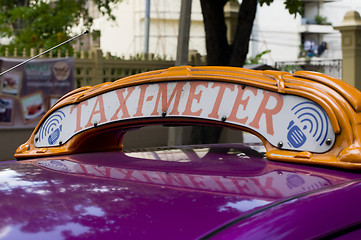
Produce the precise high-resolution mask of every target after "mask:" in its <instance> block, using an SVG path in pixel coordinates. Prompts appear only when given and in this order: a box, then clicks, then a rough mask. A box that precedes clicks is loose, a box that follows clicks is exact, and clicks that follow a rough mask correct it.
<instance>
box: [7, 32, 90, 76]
mask: <svg viewBox="0 0 361 240" xmlns="http://www.w3.org/2000/svg"><path fill="white" fill-rule="evenodd" d="M87 33H89V31H88V30H85V31H84V32H83V33H81V34H79V35H77V36H75V37H72V38H70V39H68V40H66V41H65V42H62V43H60V44H58V45H56V46H54V47H52V48H50V49H48V50H46V51H45V52H42V53H39V54H38V55H36V56H34V57H32V58H29V59H27V60H25V61H23V62H21V63H19V64H17V65H15V66H14V67H11V68H9V69H7V70H5V71H4V72H2V73H0V76H2V75H4V74H5V73H7V72H10V71H11V70H13V69H15V68H17V67H20V66H21V65H24V64H25V63H28V62H30V61H31V60H33V59H35V58H37V57H40V56H41V55H44V54H45V53H48V52H50V51H51V50H53V49H55V48H57V47H60V46H61V45H64V44H65V43H68V42H70V41H73V40H74V39H76V38H78V37H81V36H83V35H84V34H87Z"/></svg>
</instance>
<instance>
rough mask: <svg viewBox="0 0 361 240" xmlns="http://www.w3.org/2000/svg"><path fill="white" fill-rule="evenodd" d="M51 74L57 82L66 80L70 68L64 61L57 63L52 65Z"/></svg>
mask: <svg viewBox="0 0 361 240" xmlns="http://www.w3.org/2000/svg"><path fill="white" fill-rule="evenodd" d="M53 72H54V75H55V78H56V79H57V80H60V81H63V80H66V79H67V78H68V77H69V75H70V67H69V65H68V64H67V63H66V62H64V61H59V62H56V63H55V64H54V67H53Z"/></svg>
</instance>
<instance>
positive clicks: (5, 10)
mask: <svg viewBox="0 0 361 240" xmlns="http://www.w3.org/2000/svg"><path fill="white" fill-rule="evenodd" d="M120 1H121V0H92V1H88V0H48V1H47V0H17V1H16V0H15V1H14V0H0V8H1V11H0V37H8V38H10V39H11V42H10V45H9V46H8V47H10V48H12V47H17V48H19V49H21V48H43V49H48V48H50V47H52V46H55V45H57V44H59V43H61V42H63V41H64V40H66V39H68V38H69V37H72V36H71V35H72V32H71V29H72V27H74V26H82V27H81V28H83V30H84V29H85V28H89V27H90V26H91V25H92V23H93V18H92V16H91V15H90V14H89V11H88V9H89V6H88V4H91V3H92V4H94V6H96V7H97V8H98V10H99V12H100V13H101V14H102V15H105V16H108V17H109V18H110V19H112V20H114V19H115V16H114V15H113V14H112V4H114V3H117V2H120ZM2 47H3V46H2ZM65 47H66V48H68V49H71V46H70V45H68V46H65Z"/></svg>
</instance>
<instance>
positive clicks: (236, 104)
mask: <svg viewBox="0 0 361 240" xmlns="http://www.w3.org/2000/svg"><path fill="white" fill-rule="evenodd" d="M360 110H361V93H360V92H359V91H358V90H357V89H355V88H353V87H352V86H350V85H348V84H347V83H344V82H342V81H341V80H338V79H335V78H332V77H330V76H326V75H323V74H320V73H312V72H305V71H299V72H296V73H294V74H293V75H291V74H290V73H286V72H279V71H269V70H266V71H255V70H246V69H242V68H234V67H190V66H182V67H172V68H169V69H165V70H157V71H152V72H147V73H141V74H137V75H133V76H130V77H126V78H123V79H119V80H117V81H115V82H112V83H103V84H100V85H97V86H94V87H82V88H79V89H76V90H74V91H72V92H70V93H68V94H66V95H65V96H63V97H62V98H61V99H60V100H59V101H58V102H57V103H56V104H55V105H54V106H53V107H52V108H51V109H50V110H49V111H48V112H47V113H46V114H45V116H44V117H43V118H42V119H41V121H40V122H39V124H38V126H37V127H36V128H35V130H34V132H33V133H32V135H31V137H30V139H29V140H28V141H27V142H26V143H25V144H23V145H21V146H20V147H19V148H18V149H17V151H16V153H15V157H16V158H17V159H26V158H34V157H43V156H53V155H64V154H74V153H81V152H92V151H109V150H121V149H122V143H121V141H122V137H123V135H124V133H126V131H127V130H128V129H131V128H134V127H139V126H145V125H149V124H175V125H176V124H183V125H184V124H210V125H216V126H225V127H232V128H236V129H240V130H243V131H249V132H251V133H253V134H255V135H257V136H258V137H259V138H260V139H261V140H262V142H263V143H264V145H265V147H266V150H267V153H266V155H267V158H269V159H271V160H277V161H287V162H298V163H306V164H323V165H328V166H337V167H343V168H356V169H358V168H361V147H360V134H361V129H360V120H361V119H360Z"/></svg>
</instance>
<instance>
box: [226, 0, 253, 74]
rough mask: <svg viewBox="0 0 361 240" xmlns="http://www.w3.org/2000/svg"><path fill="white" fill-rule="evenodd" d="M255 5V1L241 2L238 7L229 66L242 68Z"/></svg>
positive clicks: (244, 0)
mask: <svg viewBox="0 0 361 240" xmlns="http://www.w3.org/2000/svg"><path fill="white" fill-rule="evenodd" d="M257 4H258V1H257V0H243V1H242V4H241V5H240V6H239V12H238V23H237V30H236V35H235V37H234V40H233V44H232V50H231V51H232V53H231V57H230V59H229V66H235V67H243V65H244V63H245V61H246V59H247V54H248V49H249V41H250V38H251V34H252V27H253V22H254V19H255V17H256V11H257Z"/></svg>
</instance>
